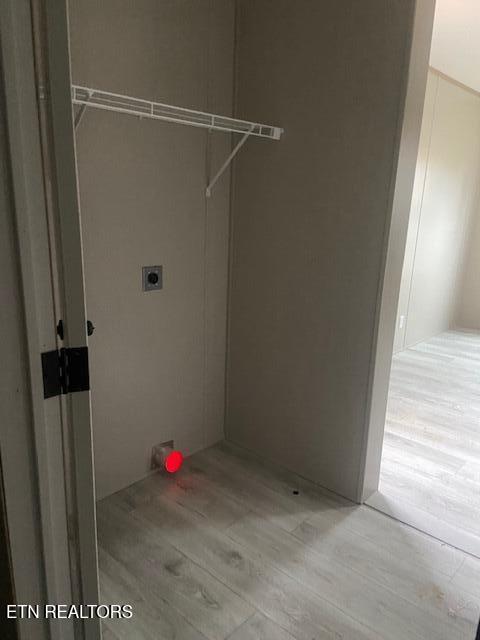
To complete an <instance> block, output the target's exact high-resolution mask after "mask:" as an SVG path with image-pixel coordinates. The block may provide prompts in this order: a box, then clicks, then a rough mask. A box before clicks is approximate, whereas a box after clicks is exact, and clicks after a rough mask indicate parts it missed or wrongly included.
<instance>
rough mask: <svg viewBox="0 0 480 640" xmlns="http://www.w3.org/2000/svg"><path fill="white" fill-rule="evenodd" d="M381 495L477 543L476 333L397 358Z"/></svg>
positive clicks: (479, 355) (479, 345)
mask: <svg viewBox="0 0 480 640" xmlns="http://www.w3.org/2000/svg"><path fill="white" fill-rule="evenodd" d="M455 467H457V468H455ZM379 491H380V492H381V494H382V495H383V496H385V498H386V499H387V500H388V499H390V500H393V501H400V502H401V503H402V504H404V505H408V504H410V505H412V507H414V508H415V509H416V510H418V513H419V514H421V513H422V512H423V513H425V516H426V521H427V520H428V517H429V516H433V517H434V518H436V519H437V521H439V522H444V523H446V524H447V525H448V526H449V527H454V529H456V530H457V531H458V532H459V533H460V534H461V535H460V536H459V539H462V535H463V533H465V535H468V536H471V535H473V536H476V537H478V538H479V542H480V334H479V333H477V332H474V331H467V330H465V331H464V330H460V329H455V330H451V331H447V332H445V333H443V334H440V335H438V336H435V337H433V338H431V339H430V340H427V341H425V342H423V343H420V344H418V345H415V346H414V347H412V348H410V349H406V350H405V351H402V352H401V353H399V354H396V355H395V356H394V358H393V363H392V371H391V381H390V389H389V398H388V405H387V417H386V426H385V447H384V455H383V457H382V467H381V473H380V487H379Z"/></svg>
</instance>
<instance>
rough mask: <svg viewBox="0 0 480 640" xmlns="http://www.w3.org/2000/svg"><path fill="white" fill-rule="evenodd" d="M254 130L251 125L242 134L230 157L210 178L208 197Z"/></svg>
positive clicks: (206, 193) (207, 190)
mask: <svg viewBox="0 0 480 640" xmlns="http://www.w3.org/2000/svg"><path fill="white" fill-rule="evenodd" d="M252 131H253V127H250V129H249V130H248V131H246V132H245V134H244V135H243V136H242V138H241V139H240V140H239V141H238V142H237V144H236V145H235V146H234V147H233V149H232V152H231V153H230V155H229V156H228V158H227V159H226V160H225V162H224V163H223V164H222V166H221V167H220V169H219V170H218V171H217V173H216V174H215V175H214V177H213V178H212V179H211V180H210V184H209V185H208V186H207V189H206V192H205V195H206V196H207V198H210V196H211V195H212V189H213V187H214V186H215V185H216V183H217V182H218V180H219V178H220V177H221V176H222V174H223V173H225V171H226V169H227V168H228V166H229V164H230V163H231V162H232V160H233V159H234V157H235V156H236V155H237V153H238V152H239V151H240V149H241V148H242V147H243V145H244V144H245V142H246V141H247V140H248V138H249V137H250V134H251V133H252Z"/></svg>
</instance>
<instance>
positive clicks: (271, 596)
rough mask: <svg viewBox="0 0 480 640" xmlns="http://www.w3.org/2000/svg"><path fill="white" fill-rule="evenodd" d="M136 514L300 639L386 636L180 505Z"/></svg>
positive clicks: (143, 523)
mask: <svg viewBox="0 0 480 640" xmlns="http://www.w3.org/2000/svg"><path fill="white" fill-rule="evenodd" d="M132 514H133V516H134V517H135V518H138V519H139V522H140V523H141V526H142V527H143V528H147V529H149V528H151V529H153V530H154V531H155V532H157V534H158V535H160V536H162V538H164V539H166V540H168V542H169V543H170V544H172V546H175V547H176V548H177V549H178V550H179V551H181V553H183V554H185V555H186V556H188V557H189V558H190V559H191V560H192V561H193V562H195V563H196V564H198V565H200V566H201V567H203V568H204V569H205V570H207V571H209V572H210V573H211V574H212V576H214V577H215V578H217V579H218V580H220V581H223V582H224V584H225V585H227V586H228V587H229V588H230V589H232V591H234V592H235V593H237V594H238V595H239V596H240V597H242V598H243V599H244V600H245V601H246V602H248V603H249V604H250V605H252V606H256V607H257V609H258V610H259V611H260V612H261V613H263V615H265V616H266V617H268V618H269V619H271V620H273V621H274V622H275V623H276V624H277V625H278V626H280V627H281V628H282V629H284V630H285V631H287V632H288V633H290V634H291V635H293V636H294V637H295V638H296V639H297V640H312V638H315V640H334V639H335V640H337V638H338V639H339V638H342V640H366V639H369V640H373V639H375V640H380V638H382V636H381V634H379V633H378V632H377V631H375V630H373V629H370V628H368V627H366V626H365V625H363V624H362V623H361V622H359V621H358V620H356V619H355V618H353V617H351V616H350V615H349V614H348V613H345V612H344V611H342V610H341V609H339V608H338V607H336V606H334V605H332V604H331V603H330V602H328V601H327V600H325V599H323V598H322V597H320V596H318V595H317V594H315V593H313V592H312V591H310V590H309V589H306V588H305V587H304V586H303V585H302V584H300V583H299V582H297V581H296V580H294V579H293V578H291V577H290V576H288V575H286V574H285V573H284V572H282V571H279V570H278V569H276V568H275V567H272V566H271V565H269V564H268V563H266V562H265V561H264V560H263V559H262V557H261V554H258V553H256V552H251V551H249V550H248V549H245V548H244V547H242V546H241V545H239V544H238V543H236V542H235V541H234V540H231V539H230V538H228V537H227V536H226V535H225V534H224V533H223V532H218V531H216V530H215V529H213V528H212V527H210V526H209V525H208V523H206V522H205V519H204V518H202V517H201V516H198V515H196V514H194V513H192V512H191V511H188V510H187V509H185V508H184V507H181V506H180V505H178V504H175V503H173V502H169V501H168V503H167V500H165V501H164V502H163V503H162V505H161V508H156V506H153V505H151V504H150V505H145V506H142V507H139V508H138V509H135V511H134V512H132Z"/></svg>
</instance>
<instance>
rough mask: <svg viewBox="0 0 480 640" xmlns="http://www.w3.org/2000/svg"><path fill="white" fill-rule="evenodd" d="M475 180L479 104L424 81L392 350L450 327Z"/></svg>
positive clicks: (435, 80)
mask: <svg viewBox="0 0 480 640" xmlns="http://www.w3.org/2000/svg"><path fill="white" fill-rule="evenodd" d="M479 177H480V97H479V96H478V95H476V94H475V93H473V92H472V91H469V90H466V89H464V88H462V87H460V86H458V85H457V84H455V83H454V82H450V81H449V80H447V79H445V78H443V77H440V76H439V75H438V74H436V73H430V74H429V82H428V86H427V94H426V101H425V110H424V121H423V127H422V138H421V146H420V152H419V160H418V165H417V174H416V180H415V189H414V196H413V200H412V208H411V218H410V226H409V233H408V239H407V248H406V254H405V262H404V267H403V275H402V289H401V293H400V298H399V308H398V318H397V334H396V337H395V348H396V350H399V349H402V348H405V347H408V346H411V345H413V344H415V343H417V342H420V341H422V340H426V339H428V338H430V337H431V336H434V335H436V334H438V333H441V332H442V331H445V330H446V329H448V328H449V327H451V326H452V325H454V324H456V323H457V311H458V304H459V299H460V292H461V288H462V274H463V268H464V261H465V255H466V251H467V240H468V238H469V228H470V224H471V221H472V216H473V214H474V213H475V211H476V208H477V203H478V200H477V184H478V179H479ZM402 316H403V317H404V325H403V328H402V327H401V317H402Z"/></svg>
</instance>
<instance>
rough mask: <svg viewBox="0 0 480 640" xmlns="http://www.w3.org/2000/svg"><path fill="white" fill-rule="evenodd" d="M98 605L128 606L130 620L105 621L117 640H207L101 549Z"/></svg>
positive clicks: (99, 554) (99, 556) (99, 555)
mask: <svg viewBox="0 0 480 640" xmlns="http://www.w3.org/2000/svg"><path fill="white" fill-rule="evenodd" d="M98 560H99V569H100V586H101V592H100V595H101V602H102V603H105V604H119V603H122V604H130V605H131V606H132V613H133V615H132V618H129V619H114V620H109V621H108V627H109V631H110V632H111V633H115V637H116V638H118V640H175V639H177V638H181V639H182V640H206V636H204V635H203V634H202V633H200V632H199V631H197V630H196V629H195V628H194V627H193V626H192V625H190V624H189V623H188V622H187V620H186V619H185V618H183V617H182V616H181V615H179V614H178V613H177V611H176V610H175V609H174V608H173V607H171V606H170V605H169V604H168V603H167V602H166V601H165V600H163V599H162V598H158V597H155V595H154V594H153V593H152V592H151V591H150V590H149V589H148V588H147V587H146V585H145V584H144V583H143V582H142V581H141V580H138V579H137V578H136V577H135V576H134V575H133V574H132V573H130V572H129V571H128V570H127V569H126V568H125V566H124V565H123V564H121V563H120V562H118V561H117V560H115V559H114V558H112V557H111V556H110V555H109V554H108V553H107V552H106V551H105V550H104V549H103V548H102V547H100V548H99V553H98Z"/></svg>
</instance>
